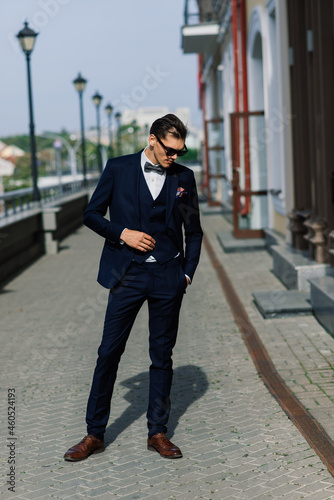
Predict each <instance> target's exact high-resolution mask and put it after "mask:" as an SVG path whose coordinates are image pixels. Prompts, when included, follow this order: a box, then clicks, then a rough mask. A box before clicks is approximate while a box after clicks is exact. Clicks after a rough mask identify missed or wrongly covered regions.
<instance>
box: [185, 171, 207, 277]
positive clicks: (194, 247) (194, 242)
mask: <svg viewBox="0 0 334 500" xmlns="http://www.w3.org/2000/svg"><path fill="white" fill-rule="evenodd" d="M191 176H192V179H191V188H190V190H189V194H188V197H187V198H186V200H187V201H185V202H184V204H182V205H180V207H179V208H180V210H181V211H182V216H183V223H184V236H185V259H184V264H183V270H184V273H185V274H187V275H188V276H189V277H190V279H191V280H192V279H193V276H194V273H195V270H196V267H197V264H198V262H199V257H200V253H201V245H202V238H203V231H202V228H201V222H200V214H199V207H198V195H197V188H196V182H195V177H194V173H193V172H192V171H191Z"/></svg>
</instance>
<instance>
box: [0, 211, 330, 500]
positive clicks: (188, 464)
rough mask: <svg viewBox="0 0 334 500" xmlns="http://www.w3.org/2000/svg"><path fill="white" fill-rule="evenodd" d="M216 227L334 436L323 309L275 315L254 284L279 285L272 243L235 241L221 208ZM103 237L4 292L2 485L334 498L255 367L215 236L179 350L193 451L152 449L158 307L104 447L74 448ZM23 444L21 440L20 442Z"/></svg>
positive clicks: (131, 347)
mask: <svg viewBox="0 0 334 500" xmlns="http://www.w3.org/2000/svg"><path fill="white" fill-rule="evenodd" d="M202 221H203V226H204V230H205V231H206V234H207V236H208V237H209V238H210V242H211V244H212V245H213V246H214V248H215V251H216V252H217V254H218V256H219V258H220V259H221V260H222V262H223V264H224V266H226V269H227V271H228V273H229V275H230V277H231V278H232V281H233V283H234V285H235V286H236V289H237V292H238V293H239V295H240V297H241V298H242V300H243V302H244V304H245V307H246V309H247V312H248V314H249V316H250V319H251V320H252V322H253V324H254V326H255V327H256V328H257V330H258V332H259V334H260V335H261V338H262V340H263V342H264V343H265V346H266V348H267V349H268V351H269V354H270V355H271V356H272V359H273V361H274V363H275V364H276V366H277V368H278V370H279V372H280V373H281V375H282V376H283V377H284V378H285V379H286V380H287V382H288V384H289V386H290V387H291V388H292V389H293V390H294V392H295V393H296V394H297V395H298V397H300V399H301V400H302V402H303V403H304V404H305V405H306V406H307V407H308V408H310V410H311V411H312V413H313V415H314V416H316V417H317V418H318V420H319V421H320V422H321V423H322V424H323V425H324V426H325V428H326V430H327V431H328V432H329V433H330V434H331V435H332V436H333V434H334V429H333V423H332V418H331V417H332V412H333V408H334V406H333V397H334V390H333V379H332V376H333V375H332V373H333V372H332V362H333V353H334V340H333V339H332V338H331V337H330V336H329V335H328V334H327V333H326V332H325V331H324V330H323V329H322V328H321V327H320V326H319V325H318V323H317V322H316V320H315V319H314V318H313V317H311V316H310V317H297V318H280V319H274V320H264V319H262V317H261V316H260V314H259V313H258V312H257V310H256V309H255V307H254V305H253V303H252V297H251V292H253V291H256V290H259V291H260V290H268V289H269V290H273V291H274V290H278V289H282V288H283V287H282V285H281V284H280V283H279V282H278V281H277V280H276V278H275V277H274V276H273V275H272V273H271V272H270V269H271V258H270V256H269V255H268V254H267V253H266V252H263V251H261V252H253V253H249V254H248V253H247V254H224V253H223V251H222V250H221V248H220V247H219V244H218V243H217V240H216V233H217V232H218V231H219V230H222V229H226V227H227V223H226V222H225V221H224V219H223V218H222V217H221V216H213V215H210V216H203V217H202ZM101 247H102V240H101V239H100V238H99V237H97V236H95V235H94V234H93V233H91V232H90V231H89V230H88V229H86V228H82V229H80V230H79V231H77V232H76V233H74V234H73V235H71V236H70V237H69V238H67V239H66V240H65V241H64V242H63V247H62V250H61V252H60V253H59V254H58V255H55V256H44V257H42V258H41V259H40V260H38V261H37V262H36V263H35V264H34V265H33V266H31V267H29V268H28V269H27V270H26V271H25V272H23V273H21V274H20V275H19V276H18V277H17V278H16V279H14V280H13V281H11V282H10V283H9V284H8V285H7V286H6V287H5V288H4V289H3V290H2V293H0V311H1V351H0V357H1V359H0V363H1V372H2V381H1V393H0V394H1V401H0V403H1V427H0V428H1V436H2V439H1V459H2V483H1V487H0V499H1V498H20V499H24V500H33V499H49V498H59V499H67V498H74V499H84V498H88V499H89V498H92V499H97V500H99V499H109V498H123V499H152V500H155V499H157V500H167V499H177V500H188V499H189V500H194V499H206V500H211V499H212V500H216V499H219V500H222V499H247V500H249V499H252V498H254V499H255V498H256V499H267V498H287V499H288V500H294V499H302V498H308V499H311V500H320V499H327V498H333V499H334V479H333V478H332V476H331V475H330V474H329V473H328V471H327V469H326V468H325V467H324V465H323V464H322V463H321V461H320V460H319V458H318V457H317V455H315V453H314V452H313V450H312V449H310V447H309V445H308V444H307V443H306V441H305V440H304V438H303V437H302V436H301V435H300V434H299V432H298V430H297V429H296V428H295V427H294V425H293V424H292V423H291V422H290V421H289V419H288V418H287V417H286V415H285V413H284V412H283V411H282V410H281V408H280V407H279V406H278V404H277V403H276V401H275V400H274V399H273V398H272V396H271V395H270V394H269V393H268V391H267V389H266V388H265V387H264V385H263V383H262V381H261V380H260V378H259V377H258V376H257V374H256V372H255V369H254V366H253V363H252V361H251V359H250V356H249V354H248V351H247V349H246V347H245V345H244V344H243V341H242V339H241V336H240V334H239V332H238V330H237V328H236V325H235V323H234V320H233V317H232V314H231V312H230V310H229V308H228V306H227V304H226V302H225V299H224V296H223V293H222V291H221V288H220V285H219V283H218V280H217V278H216V275H215V271H214V270H213V268H212V266H211V264H210V262H209V260H208V257H207V255H206V252H205V250H204V249H203V253H202V258H201V263H200V266H199V268H198V271H197V274H196V276H195V279H194V283H193V284H192V285H191V287H189V289H188V291H187V294H186V295H185V299H184V304H183V309H182V315H181V324H180V329H179V338H178V342H177V345H176V348H175V351H174V367H175V372H174V382H173V393H172V402H173V413H172V417H171V421H170V425H169V436H172V439H173V441H174V442H175V443H176V444H177V445H179V446H180V447H181V449H182V451H183V454H184V458H183V459H180V460H165V459H162V458H161V457H160V456H159V455H158V454H154V453H152V452H150V451H148V450H147V449H146V418H145V412H146V403H147V392H148V366H149V358H148V353H147V346H148V341H147V336H148V334H147V312H146V309H145V308H143V309H142V311H141V312H140V314H139V316H138V318H137V321H136V323H135V326H134V328H133V331H132V333H131V336H130V339H129V341H128V345H127V349H126V352H125V354H124V356H123V358H122V361H121V365H120V369H119V375H118V379H117V382H116V387H115V394H114V398H113V403H112V411H111V417H110V421H109V426H108V430H107V433H106V442H107V448H106V450H105V452H104V453H102V454H99V455H96V456H93V457H90V458H89V459H88V460H86V461H83V462H78V463H70V462H64V461H63V458H62V457H63V454H64V452H65V451H66V450H67V448H68V447H69V446H71V445H73V444H74V443H76V442H78V441H79V440H80V439H81V438H82V437H83V435H84V434H85V422H84V421H85V407H86V402H87V397H88V392H89V388H90V383H91V377H92V373H93V369H94V365H95V361H96V350H97V347H98V344H99V341H100V337H101V331H102V324H103V317H104V311H105V306H106V301H107V291H106V290H104V289H102V288H101V287H99V285H98V284H97V283H96V273H97V265H98V259H99V254H100V250H101ZM8 388H15V396H16V428H15V430H14V434H15V436H14V437H16V438H17V440H14V439H11V441H13V442H14V441H15V454H16V455H15V459H16V464H15V465H16V469H15V476H16V479H15V483H16V488H15V489H16V491H15V493H13V492H10V491H8V490H7V488H8V484H6V480H7V476H6V474H8V473H9V472H10V465H9V464H8V462H7V458H8V456H9V453H10V448H9V447H8V446H7V445H8V443H9V444H10V440H9V439H8V438H9V437H10V436H9V432H10V430H9V429H8V427H7V417H6V415H7V390H8ZM12 448H14V446H13V447H12Z"/></svg>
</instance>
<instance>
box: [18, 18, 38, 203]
mask: <svg viewBox="0 0 334 500" xmlns="http://www.w3.org/2000/svg"><path fill="white" fill-rule="evenodd" d="M37 35H38V33H35V31H33V30H32V29H30V28H29V27H28V23H24V28H23V29H22V30H21V31H20V32H19V33H18V34H17V35H16V36H17V38H18V39H19V42H20V45H21V47H22V50H23V52H24V53H25V56H26V60H27V76H28V98H29V121H30V153H31V171H32V180H33V200H34V201H35V202H39V201H40V199H41V194H40V192H39V189H38V171H37V158H36V139H35V124H34V110H33V102H32V88H31V73H30V55H31V53H32V51H33V48H34V45H35V41H36V37H37Z"/></svg>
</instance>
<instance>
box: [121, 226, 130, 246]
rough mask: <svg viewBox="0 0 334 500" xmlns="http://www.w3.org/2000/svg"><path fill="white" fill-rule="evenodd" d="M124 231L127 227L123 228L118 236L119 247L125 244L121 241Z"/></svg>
mask: <svg viewBox="0 0 334 500" xmlns="http://www.w3.org/2000/svg"><path fill="white" fill-rule="evenodd" d="M126 229H128V228H127V227H125V228H124V229H123V231H122V232H121V234H120V236H119V242H120V244H121V245H124V243H125V241H123V240H122V234H123V233H124V231H125V230H126Z"/></svg>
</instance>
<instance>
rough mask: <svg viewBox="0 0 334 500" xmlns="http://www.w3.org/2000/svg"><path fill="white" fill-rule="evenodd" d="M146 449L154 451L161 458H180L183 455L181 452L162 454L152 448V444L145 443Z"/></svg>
mask: <svg viewBox="0 0 334 500" xmlns="http://www.w3.org/2000/svg"><path fill="white" fill-rule="evenodd" d="M147 449H148V450H150V451H156V452H157V453H159V455H160V456H161V457H163V458H182V457H183V455H182V453H181V454H180V455H163V454H162V453H160V451H159V450H157V449H156V448H154V446H150V445H149V444H148V445H147Z"/></svg>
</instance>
